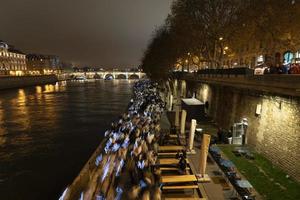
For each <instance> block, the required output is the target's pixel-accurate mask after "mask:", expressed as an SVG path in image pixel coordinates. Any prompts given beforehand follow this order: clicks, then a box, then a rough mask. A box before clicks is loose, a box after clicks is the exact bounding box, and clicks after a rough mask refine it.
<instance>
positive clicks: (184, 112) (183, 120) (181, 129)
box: [180, 110, 187, 135]
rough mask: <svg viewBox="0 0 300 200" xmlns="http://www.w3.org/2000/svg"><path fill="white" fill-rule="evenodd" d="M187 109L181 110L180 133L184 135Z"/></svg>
mask: <svg viewBox="0 0 300 200" xmlns="http://www.w3.org/2000/svg"><path fill="white" fill-rule="evenodd" d="M186 114H187V113H186V111H185V110H182V111H181V123H180V134H182V135H184V134H185V120H186Z"/></svg>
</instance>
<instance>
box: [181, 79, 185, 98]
mask: <svg viewBox="0 0 300 200" xmlns="http://www.w3.org/2000/svg"><path fill="white" fill-rule="evenodd" d="M180 91H181V94H180V95H181V97H183V98H185V96H186V82H185V81H184V80H182V81H181V90H180Z"/></svg>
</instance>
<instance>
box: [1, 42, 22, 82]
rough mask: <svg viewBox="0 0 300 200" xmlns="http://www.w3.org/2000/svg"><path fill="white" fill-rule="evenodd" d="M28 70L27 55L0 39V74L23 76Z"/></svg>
mask: <svg viewBox="0 0 300 200" xmlns="http://www.w3.org/2000/svg"><path fill="white" fill-rule="evenodd" d="M26 71H27V66H26V55H25V54H24V53H22V52H21V51H19V50H16V49H14V48H13V47H12V46H9V45H8V44H7V43H5V42H3V41H0V75H10V76H22V75H25V74H26Z"/></svg>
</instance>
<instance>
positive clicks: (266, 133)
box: [184, 82, 300, 181]
mask: <svg viewBox="0 0 300 200" xmlns="http://www.w3.org/2000/svg"><path fill="white" fill-rule="evenodd" d="M184 84H185V83H184ZM186 85H187V86H186V87H187V88H186V89H187V92H188V93H189V94H190V95H191V94H193V93H196V98H198V99H199V100H201V101H203V102H208V104H209V108H208V110H207V112H208V115H209V116H211V117H212V118H213V119H214V120H215V122H216V123H217V124H218V126H220V127H222V128H225V129H230V127H231V126H232V125H233V124H234V123H236V122H240V121H241V119H242V118H247V119H248V123H249V126H248V130H247V143H248V144H249V145H250V146H252V147H254V148H255V149H256V150H257V151H258V152H260V153H262V154H263V155H264V156H265V157H267V158H268V159H269V160H270V161H271V162H273V163H274V165H277V166H279V167H280V168H281V169H283V170H284V171H285V172H286V173H287V174H289V175H290V176H291V177H293V178H295V179H296V180H297V181H300V99H299V98H296V97H287V96H285V97H283V96H272V95H266V94H262V93H258V92H254V91H251V90H245V89H236V88H233V87H228V86H221V85H213V84H206V83H195V82H187V84H186ZM257 105H261V109H260V110H261V114H256V109H257Z"/></svg>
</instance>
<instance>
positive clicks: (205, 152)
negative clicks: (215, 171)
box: [200, 134, 210, 177]
mask: <svg viewBox="0 0 300 200" xmlns="http://www.w3.org/2000/svg"><path fill="white" fill-rule="evenodd" d="M209 143H210V135H208V134H203V138H202V144H201V153H200V176H201V177H204V175H205V170H206V161H207V155H208V148H209Z"/></svg>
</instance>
